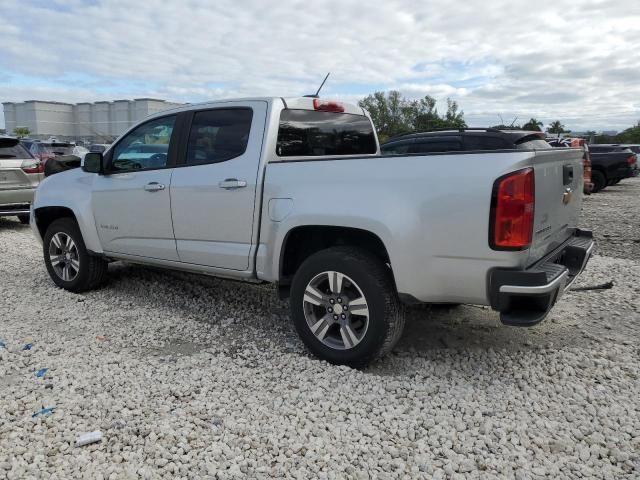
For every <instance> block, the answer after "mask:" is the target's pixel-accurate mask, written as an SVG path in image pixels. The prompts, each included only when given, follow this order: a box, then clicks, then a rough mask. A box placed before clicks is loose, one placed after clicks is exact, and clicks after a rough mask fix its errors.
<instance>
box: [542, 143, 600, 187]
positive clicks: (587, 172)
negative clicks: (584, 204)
mask: <svg viewBox="0 0 640 480" xmlns="http://www.w3.org/2000/svg"><path fill="white" fill-rule="evenodd" d="M546 140H547V142H548V143H549V145H551V146H552V147H567V148H576V147H578V148H582V149H583V150H584V156H583V158H582V166H583V171H584V188H583V191H584V193H585V194H587V195H590V194H591V193H593V181H592V179H591V170H592V167H591V151H590V150H589V144H588V143H587V141H586V140H585V139H584V138H572V137H547V138H546Z"/></svg>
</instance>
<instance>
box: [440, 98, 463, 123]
mask: <svg viewBox="0 0 640 480" xmlns="http://www.w3.org/2000/svg"><path fill="white" fill-rule="evenodd" d="M444 121H445V123H446V125H445V127H446V128H448V127H455V128H466V127H467V122H465V121H464V112H463V111H462V110H460V111H459V112H458V102H456V101H455V100H451V99H450V98H447V113H446V114H445V116H444Z"/></svg>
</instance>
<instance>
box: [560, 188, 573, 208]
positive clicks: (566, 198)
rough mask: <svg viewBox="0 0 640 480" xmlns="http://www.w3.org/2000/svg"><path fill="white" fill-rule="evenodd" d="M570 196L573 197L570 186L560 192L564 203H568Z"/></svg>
mask: <svg viewBox="0 0 640 480" xmlns="http://www.w3.org/2000/svg"><path fill="white" fill-rule="evenodd" d="M571 197H573V192H572V191H571V189H570V188H567V189H566V190H565V192H564V193H563V194H562V203H564V204H565V205H569V202H570V201H571Z"/></svg>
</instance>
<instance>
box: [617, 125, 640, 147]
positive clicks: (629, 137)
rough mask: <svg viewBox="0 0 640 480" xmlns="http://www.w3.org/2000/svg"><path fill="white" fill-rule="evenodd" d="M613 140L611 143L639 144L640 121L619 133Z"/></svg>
mask: <svg viewBox="0 0 640 480" xmlns="http://www.w3.org/2000/svg"><path fill="white" fill-rule="evenodd" d="M614 139H615V142H613V143H640V121H638V123H637V124H636V125H635V126H633V127H631V128H627V129H626V130H623V131H622V132H620V133H619V134H618V135H616V136H615V137H614Z"/></svg>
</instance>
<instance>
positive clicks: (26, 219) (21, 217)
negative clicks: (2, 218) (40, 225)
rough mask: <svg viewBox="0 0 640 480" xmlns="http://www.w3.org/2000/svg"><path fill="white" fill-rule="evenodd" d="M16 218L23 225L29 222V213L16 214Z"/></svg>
mask: <svg viewBox="0 0 640 480" xmlns="http://www.w3.org/2000/svg"><path fill="white" fill-rule="evenodd" d="M18 220H20V223H21V224H23V225H28V224H29V214H28V213H27V214H25V215H18Z"/></svg>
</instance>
